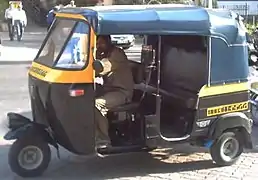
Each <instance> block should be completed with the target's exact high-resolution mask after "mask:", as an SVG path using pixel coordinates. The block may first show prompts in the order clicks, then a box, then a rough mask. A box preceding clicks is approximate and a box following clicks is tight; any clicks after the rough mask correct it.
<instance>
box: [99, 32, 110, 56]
mask: <svg viewBox="0 0 258 180" xmlns="http://www.w3.org/2000/svg"><path fill="white" fill-rule="evenodd" d="M111 45H112V43H111V37H110V36H109V35H100V36H98V37H97V50H99V51H102V52H105V51H108V50H109V48H110V47H111Z"/></svg>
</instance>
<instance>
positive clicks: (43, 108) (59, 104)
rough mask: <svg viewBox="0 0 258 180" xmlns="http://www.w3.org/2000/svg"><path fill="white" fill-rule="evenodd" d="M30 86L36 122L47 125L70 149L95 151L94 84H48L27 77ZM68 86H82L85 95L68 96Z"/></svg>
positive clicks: (87, 152)
mask: <svg viewBox="0 0 258 180" xmlns="http://www.w3.org/2000/svg"><path fill="white" fill-rule="evenodd" d="M29 89H30V96H31V104H32V112H33V120H34V121H35V122H37V123H41V124H45V125H49V126H50V127H51V129H52V131H53V135H54V137H55V139H56V140H57V142H58V143H59V144H60V145H62V146H63V147H64V148H66V149H68V150H69V151H71V152H73V153H76V154H91V153H94V152H95V128H94V127H95V124H94V97H95V96H94V84H86V83H85V84H61V83H48V82H44V81H41V80H38V79H35V78H33V77H32V76H29ZM71 89H83V90H84V95H82V96H78V97H71V96H70V95H69V90H71Z"/></svg>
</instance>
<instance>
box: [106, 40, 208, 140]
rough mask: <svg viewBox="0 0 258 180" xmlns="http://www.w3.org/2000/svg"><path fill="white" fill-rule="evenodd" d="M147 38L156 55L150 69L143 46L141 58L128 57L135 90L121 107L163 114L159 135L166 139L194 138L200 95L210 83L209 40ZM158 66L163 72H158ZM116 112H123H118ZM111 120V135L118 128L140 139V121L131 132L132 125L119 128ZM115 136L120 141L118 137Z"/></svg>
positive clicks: (150, 62) (126, 124) (111, 117)
mask: <svg viewBox="0 0 258 180" xmlns="http://www.w3.org/2000/svg"><path fill="white" fill-rule="evenodd" d="M144 37H145V38H144V40H143V41H144V43H143V44H145V45H147V46H149V45H151V47H152V49H153V52H155V53H153V57H149V58H150V59H149V60H148V63H147V65H146V64H145V63H144V62H143V58H144V57H143V53H144V50H143V47H144V46H143V47H142V53H141V57H140V56H139V57H133V58H132V59H130V56H129V57H128V59H129V61H130V64H131V67H132V72H133V76H134V81H135V90H134V97H133V99H132V103H130V104H129V106H128V105H125V106H123V105H122V106H121V107H122V109H123V107H125V109H126V110H128V109H130V108H132V109H133V108H134V106H138V105H139V104H140V105H139V108H137V111H138V113H139V112H140V114H141V115H144V116H148V115H155V114H156V113H158V114H160V132H161V134H162V136H164V137H165V138H180V137H184V136H185V135H187V134H191V130H192V125H193V121H194V120H195V115H196V108H197V107H196V103H197V99H198V92H199V90H200V89H201V88H202V87H203V86H204V85H205V84H207V80H208V79H207V78H208V53H207V52H208V46H207V45H208V38H207V37H205V36H196V35H144ZM159 51H160V52H159ZM159 59H160V61H159ZM159 62H160V72H158V63H159ZM144 64H145V65H144ZM158 76H160V77H158ZM158 79H160V84H158ZM158 87H159V94H160V95H161V99H162V100H161V108H160V112H159V110H158V111H157V107H156V101H157V99H156V94H157V88H158ZM121 107H120V108H121ZM114 111H120V110H119V108H118V109H116V110H114ZM111 119H114V116H109V120H110V122H111V125H110V127H111V128H110V129H111V131H112V130H114V129H116V127H119V128H118V129H120V128H121V127H126V128H125V129H127V130H128V134H134V135H136V136H137V135H138V137H140V134H141V133H142V132H140V131H141V130H140V129H141V128H140V126H141V123H137V118H136V121H135V122H136V123H133V124H135V125H136V126H138V127H133V126H132V127H131V128H128V125H129V126H130V125H132V124H130V123H129V124H128V122H127V121H122V123H118V124H120V125H118V126H117V122H116V121H112V120H111ZM139 121H140V120H139ZM112 122H115V123H112ZM119 122H121V121H119ZM121 124H122V126H121ZM112 127H114V128H112ZM125 129H123V130H122V131H125ZM120 130H121V129H120ZM115 131H116V130H115ZM110 134H114V132H110ZM122 134H127V133H126V132H123V133H122ZM115 136H116V137H117V133H116V135H115ZM129 136H130V135H129ZM116 137H113V139H116ZM111 138H112V137H111ZM136 139H137V137H136ZM115 144H116V143H115ZM118 144H119V143H118Z"/></svg>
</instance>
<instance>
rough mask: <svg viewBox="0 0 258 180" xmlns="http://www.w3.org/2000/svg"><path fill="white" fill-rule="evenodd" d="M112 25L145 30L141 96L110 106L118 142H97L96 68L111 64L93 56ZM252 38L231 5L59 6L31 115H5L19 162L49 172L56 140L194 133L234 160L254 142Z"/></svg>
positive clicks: (81, 150)
mask: <svg viewBox="0 0 258 180" xmlns="http://www.w3.org/2000/svg"><path fill="white" fill-rule="evenodd" d="M114 34H133V35H140V36H144V37H145V38H144V44H143V45H142V50H141V57H140V58H139V60H134V61H131V65H132V72H133V76H134V80H135V90H134V97H133V98H132V100H131V101H130V102H128V103H126V104H123V105H120V106H118V107H116V108H113V109H110V110H109V112H108V115H107V118H108V120H109V129H110V132H109V133H110V137H111V141H112V147H111V148H104V149H98V148H96V147H95V128H94V127H95V126H94V124H95V120H94V108H95V106H94V103H95V87H96V86H95V74H96V73H97V72H100V71H101V70H102V69H103V67H101V63H100V61H99V60H97V59H96V58H95V51H96V36H97V35H114ZM73 44H76V46H74V45H73ZM246 44H247V43H246V36H245V32H244V30H243V29H242V28H241V27H240V25H239V18H238V17H237V16H235V15H233V13H231V11H228V10H218V9H217V10H215V9H205V8H202V7H196V6H189V5H168V4H165V5H130V6H126V5H120V6H95V7H87V8H65V9H61V10H60V12H58V13H57V15H56V19H55V21H54V22H53V24H52V26H51V28H50V30H49V32H48V34H47V36H46V38H45V40H44V41H43V44H42V46H41V48H40V50H39V52H38V54H37V56H36V57H35V60H34V61H33V62H32V65H31V67H30V69H29V75H28V76H29V93H30V99H31V108H32V114H33V119H32V120H30V119H27V118H25V117H23V116H21V115H19V114H16V113H8V115H7V116H8V118H9V128H10V131H9V132H8V133H7V134H6V135H5V137H4V138H5V139H6V140H15V142H14V143H13V145H12V146H11V148H10V150H9V165H10V167H11V169H12V171H13V172H15V173H16V174H18V175H20V176H23V177H33V176H39V175H41V174H42V173H43V172H44V171H45V170H46V168H47V167H48V165H49V162H50V157H51V151H50V148H49V145H52V146H54V147H55V148H56V149H57V150H58V148H59V146H62V147H64V148H65V149H67V150H69V151H70V152H72V153H75V154H78V155H89V154H93V153H96V152H98V153H100V154H110V153H123V152H132V151H140V150H146V151H149V150H151V149H154V148H157V147H160V146H161V147H162V145H163V144H164V142H170V143H171V144H175V143H190V144H192V145H197V146H200V147H206V148H209V149H210V154H211V157H212V159H213V161H215V163H217V164H218V165H221V166H225V165H232V164H234V163H235V162H236V161H237V160H238V159H239V157H240V155H241V154H242V153H243V151H244V149H245V148H247V149H251V148H252V141H251V129H252V123H253V122H252V120H251V118H250V117H251V116H250V105H249V101H250V93H249V83H248V72H249V70H248V50H247V45H246ZM75 47H76V48H75ZM71 48H73V49H72V50H71Z"/></svg>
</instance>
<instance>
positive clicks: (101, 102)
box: [95, 36, 134, 148]
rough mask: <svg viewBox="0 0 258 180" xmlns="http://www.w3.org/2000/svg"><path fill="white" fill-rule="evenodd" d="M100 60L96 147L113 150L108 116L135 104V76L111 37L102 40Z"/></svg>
mask: <svg viewBox="0 0 258 180" xmlns="http://www.w3.org/2000/svg"><path fill="white" fill-rule="evenodd" d="M96 58H97V59H98V60H101V64H102V65H103V71H102V72H101V73H99V74H98V75H97V76H100V77H102V79H103V85H102V86H101V87H100V89H98V88H97V93H96V94H97V96H96V100H95V106H96V111H95V119H96V145H97V147H99V148H101V147H102V148H104V147H108V146H111V141H110V138H109V134H108V128H109V126H108V120H107V118H106V114H107V112H108V110H109V109H110V108H113V107H116V106H119V105H122V104H125V103H126V102H129V101H131V99H132V95H133V89H134V81H133V75H132V71H131V67H130V65H129V61H128V59H127V56H126V54H125V52H124V51H123V50H122V49H120V48H118V47H116V46H114V45H112V43H111V38H110V36H98V38H97V52H96Z"/></svg>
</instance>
